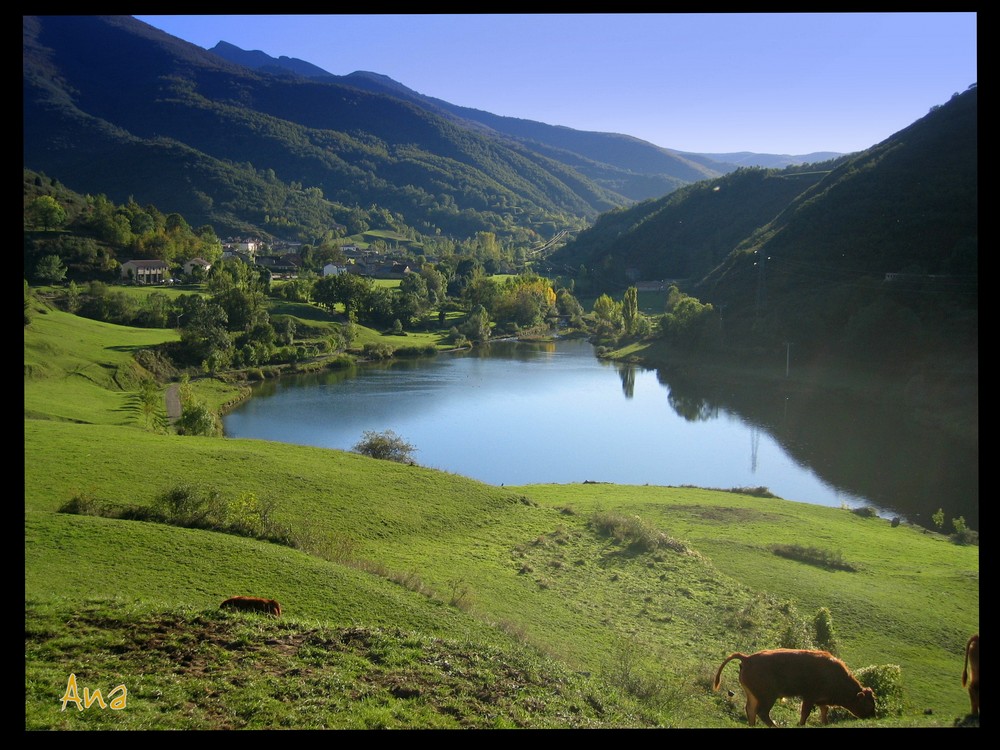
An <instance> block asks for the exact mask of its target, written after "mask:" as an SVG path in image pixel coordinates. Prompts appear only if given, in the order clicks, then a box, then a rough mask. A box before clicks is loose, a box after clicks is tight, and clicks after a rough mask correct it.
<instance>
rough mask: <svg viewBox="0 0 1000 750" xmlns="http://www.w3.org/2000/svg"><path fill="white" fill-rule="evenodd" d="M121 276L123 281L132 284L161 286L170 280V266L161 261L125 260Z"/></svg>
mask: <svg viewBox="0 0 1000 750" xmlns="http://www.w3.org/2000/svg"><path fill="white" fill-rule="evenodd" d="M121 274H122V280H123V281H128V282H131V283H133V284H163V283H164V282H165V281H166V280H167V279H169V278H170V266H169V265H167V263H166V262H165V261H162V260H127V261H125V262H124V263H122V267H121Z"/></svg>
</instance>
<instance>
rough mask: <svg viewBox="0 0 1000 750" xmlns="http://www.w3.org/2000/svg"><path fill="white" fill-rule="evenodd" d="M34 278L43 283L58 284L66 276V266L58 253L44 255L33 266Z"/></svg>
mask: <svg viewBox="0 0 1000 750" xmlns="http://www.w3.org/2000/svg"><path fill="white" fill-rule="evenodd" d="M35 278H36V279H38V281H40V282H42V283H43V284H58V283H60V282H61V281H62V280H63V279H65V278H66V266H64V265H63V262H62V258H60V257H59V256H58V255H46V256H45V257H43V258H42V259H41V260H39V261H38V263H37V265H36V266H35Z"/></svg>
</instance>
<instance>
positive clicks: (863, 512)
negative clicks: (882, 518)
mask: <svg viewBox="0 0 1000 750" xmlns="http://www.w3.org/2000/svg"><path fill="white" fill-rule="evenodd" d="M851 512H852V513H854V515H856V516H861V517H862V518H878V511H877V510H875V509H874V508H872V507H871V506H870V505H863V506H861V507H860V508H855V509H854V510H853V511H851Z"/></svg>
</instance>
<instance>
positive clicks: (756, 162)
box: [685, 151, 843, 169]
mask: <svg viewBox="0 0 1000 750" xmlns="http://www.w3.org/2000/svg"><path fill="white" fill-rule="evenodd" d="M685 156H689V155H688V154H685ZM696 156H704V157H707V158H709V159H713V160H714V161H717V162H722V163H725V164H735V165H736V166H738V167H768V168H772V167H773V168H776V169H781V168H783V167H792V166H795V165H796V164H815V163H816V162H821V161H830V159H836V158H837V157H838V156H843V154H841V153H838V152H836V151H815V152H813V153H811V154H800V155H797V156H792V155H790V154H755V153H753V152H750V151H737V152H734V153H729V154H696Z"/></svg>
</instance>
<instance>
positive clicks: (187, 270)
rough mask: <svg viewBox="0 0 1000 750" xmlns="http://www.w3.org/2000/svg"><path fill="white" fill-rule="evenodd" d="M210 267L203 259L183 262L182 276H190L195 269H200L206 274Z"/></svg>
mask: <svg viewBox="0 0 1000 750" xmlns="http://www.w3.org/2000/svg"><path fill="white" fill-rule="evenodd" d="M211 267H212V264H211V263H209V262H208V261H207V260H205V259H204V258H192V259H191V260H188V261H184V275H185V276H190V275H191V274H192V273H193V272H194V269H196V268H200V269H201V270H202V271H204V272H205V273H208V270H209V269H210V268H211Z"/></svg>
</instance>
